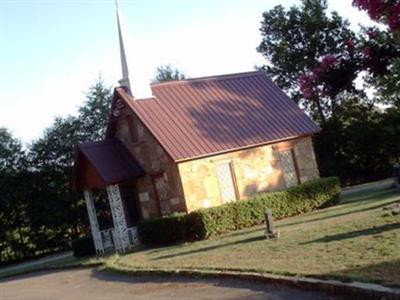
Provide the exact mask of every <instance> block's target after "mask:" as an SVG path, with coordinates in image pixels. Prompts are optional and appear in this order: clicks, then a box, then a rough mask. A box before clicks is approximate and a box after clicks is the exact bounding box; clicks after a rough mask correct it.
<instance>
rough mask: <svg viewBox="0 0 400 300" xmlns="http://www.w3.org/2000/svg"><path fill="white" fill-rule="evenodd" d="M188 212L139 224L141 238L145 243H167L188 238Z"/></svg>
mask: <svg viewBox="0 0 400 300" xmlns="http://www.w3.org/2000/svg"><path fill="white" fill-rule="evenodd" d="M186 219H187V218H186V214H183V213H181V214H172V215H169V216H166V217H164V218H160V219H148V220H143V221H142V222H140V223H139V224H138V232H139V239H140V240H141V242H142V243H143V244H145V245H148V244H151V245H167V244H174V243H177V242H181V241H184V240H185V239H186V227H187V226H186Z"/></svg>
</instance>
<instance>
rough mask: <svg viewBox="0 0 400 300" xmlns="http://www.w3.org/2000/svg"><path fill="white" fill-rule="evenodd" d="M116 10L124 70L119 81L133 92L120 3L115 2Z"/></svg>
mask: <svg viewBox="0 0 400 300" xmlns="http://www.w3.org/2000/svg"><path fill="white" fill-rule="evenodd" d="M115 8H116V13H117V25H118V38H119V51H120V56H121V68H122V78H121V79H120V80H119V81H118V82H119V84H120V85H121V86H124V87H127V88H128V89H129V91H130V92H131V83H130V81H129V71H128V63H127V61H126V55H125V48H124V41H123V38H122V31H121V24H120V21H119V12H118V2H117V0H115Z"/></svg>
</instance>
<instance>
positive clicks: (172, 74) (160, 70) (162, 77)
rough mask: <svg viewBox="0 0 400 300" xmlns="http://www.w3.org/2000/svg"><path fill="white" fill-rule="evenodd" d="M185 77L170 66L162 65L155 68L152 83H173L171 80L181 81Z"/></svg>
mask: <svg viewBox="0 0 400 300" xmlns="http://www.w3.org/2000/svg"><path fill="white" fill-rule="evenodd" d="M185 78H186V75H185V74H184V73H183V72H181V71H179V70H178V69H176V68H173V67H171V65H162V66H159V67H157V69H156V72H155V75H154V80H153V83H159V82H165V81H173V80H183V79H185Z"/></svg>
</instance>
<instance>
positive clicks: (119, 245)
mask: <svg viewBox="0 0 400 300" xmlns="http://www.w3.org/2000/svg"><path fill="white" fill-rule="evenodd" d="M107 194H108V200H109V201H110V208H111V215H112V218H113V222H114V232H115V248H116V250H117V252H119V253H123V252H125V250H127V249H128V248H129V236H128V228H127V224H126V220H125V211H124V206H123V203H122V198H121V194H120V192H119V187H118V184H114V185H108V186H107Z"/></svg>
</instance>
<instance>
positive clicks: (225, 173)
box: [217, 162, 236, 203]
mask: <svg viewBox="0 0 400 300" xmlns="http://www.w3.org/2000/svg"><path fill="white" fill-rule="evenodd" d="M232 173H233V172H232V163H230V162H224V163H220V164H218V165H217V177H218V183H219V189H220V194H221V199H222V203H227V202H231V201H235V200H236V191H235V181H234V178H233V174H232Z"/></svg>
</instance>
